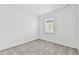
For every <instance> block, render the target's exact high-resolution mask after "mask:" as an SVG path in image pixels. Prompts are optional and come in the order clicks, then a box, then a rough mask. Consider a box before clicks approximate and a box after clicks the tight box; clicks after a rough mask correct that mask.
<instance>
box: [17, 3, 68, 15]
mask: <svg viewBox="0 0 79 59" xmlns="http://www.w3.org/2000/svg"><path fill="white" fill-rule="evenodd" d="M65 6H67V5H66V4H18V5H16V7H19V8H21V9H24V10H26V11H28V12H31V13H33V14H36V15H43V14H46V13H48V12H51V11H54V10H57V9H59V8H62V7H65Z"/></svg>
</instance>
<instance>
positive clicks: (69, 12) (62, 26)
mask: <svg viewBox="0 0 79 59" xmlns="http://www.w3.org/2000/svg"><path fill="white" fill-rule="evenodd" d="M78 19H79V5H78V4H0V55H78V54H79V43H78V42H79V21H78Z"/></svg>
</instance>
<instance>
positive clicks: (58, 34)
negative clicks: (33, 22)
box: [38, 5, 77, 48]
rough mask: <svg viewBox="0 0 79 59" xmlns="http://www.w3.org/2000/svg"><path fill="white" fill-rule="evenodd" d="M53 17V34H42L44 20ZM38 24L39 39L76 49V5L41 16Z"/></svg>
mask: <svg viewBox="0 0 79 59" xmlns="http://www.w3.org/2000/svg"><path fill="white" fill-rule="evenodd" d="M48 16H54V17H55V18H56V20H55V28H54V29H55V30H54V32H55V33H54V34H47V33H45V32H44V28H43V27H44V22H43V21H44V18H46V17H48ZM39 18H40V19H39V20H38V22H39V27H40V28H39V38H40V39H44V40H48V41H52V42H55V43H59V44H62V45H65V46H69V47H73V48H77V22H76V21H77V8H76V5H70V6H68V7H66V8H63V9H61V10H57V11H54V12H50V13H48V14H45V15H41V16H40V17H39Z"/></svg>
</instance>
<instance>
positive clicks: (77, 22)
mask: <svg viewBox="0 0 79 59" xmlns="http://www.w3.org/2000/svg"><path fill="white" fill-rule="evenodd" d="M77 15H78V21H77V23H78V41H77V43H78V52H79V5H78V13H77Z"/></svg>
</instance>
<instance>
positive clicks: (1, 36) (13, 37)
mask: <svg viewBox="0 0 79 59" xmlns="http://www.w3.org/2000/svg"><path fill="white" fill-rule="evenodd" d="M36 35H37V17H36V16H35V15H32V14H30V13H29V12H26V11H24V10H21V9H19V8H15V7H13V6H12V5H0V50H2V49H5V48H8V47H12V46H16V45H18V44H22V43H25V42H28V41H31V40H35V39H37V37H36Z"/></svg>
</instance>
